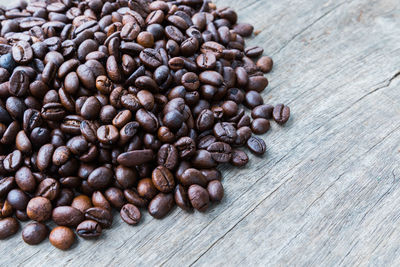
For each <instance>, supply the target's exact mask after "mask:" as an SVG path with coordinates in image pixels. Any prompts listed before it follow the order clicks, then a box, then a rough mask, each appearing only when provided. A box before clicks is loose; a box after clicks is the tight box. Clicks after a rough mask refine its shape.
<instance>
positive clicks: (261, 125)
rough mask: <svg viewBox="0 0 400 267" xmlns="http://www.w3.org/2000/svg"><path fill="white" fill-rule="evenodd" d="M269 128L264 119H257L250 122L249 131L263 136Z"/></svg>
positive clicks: (267, 122)
mask: <svg viewBox="0 0 400 267" xmlns="http://www.w3.org/2000/svg"><path fill="white" fill-rule="evenodd" d="M269 128H270V123H269V121H268V120H266V119H264V118H257V119H255V120H253V121H252V122H251V130H252V131H253V133H255V134H264V133H266V132H267V131H268V130H269Z"/></svg>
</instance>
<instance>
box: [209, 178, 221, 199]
mask: <svg viewBox="0 0 400 267" xmlns="http://www.w3.org/2000/svg"><path fill="white" fill-rule="evenodd" d="M207 192H208V195H209V197H210V200H211V201H212V202H218V201H221V200H222V198H223V197H224V188H223V186H222V183H221V182H220V181H218V180H214V181H211V182H209V183H208V185H207Z"/></svg>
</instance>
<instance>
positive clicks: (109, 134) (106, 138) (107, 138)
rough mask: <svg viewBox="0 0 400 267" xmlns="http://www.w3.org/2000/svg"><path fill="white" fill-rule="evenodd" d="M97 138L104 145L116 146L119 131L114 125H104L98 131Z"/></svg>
mask: <svg viewBox="0 0 400 267" xmlns="http://www.w3.org/2000/svg"><path fill="white" fill-rule="evenodd" d="M97 138H98V140H99V141H100V142H101V143H103V144H110V145H111V144H115V143H116V142H117V141H118V139H119V131H118V129H117V128H116V127H115V126H114V125H102V126H100V127H99V128H98V129H97Z"/></svg>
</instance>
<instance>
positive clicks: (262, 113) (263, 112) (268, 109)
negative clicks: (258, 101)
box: [251, 104, 274, 119]
mask: <svg viewBox="0 0 400 267" xmlns="http://www.w3.org/2000/svg"><path fill="white" fill-rule="evenodd" d="M273 110H274V107H273V106H272V105H268V104H264V105H259V106H257V107H255V108H254V109H253V110H252V111H251V117H252V118H253V119H257V118H264V119H272V112H273Z"/></svg>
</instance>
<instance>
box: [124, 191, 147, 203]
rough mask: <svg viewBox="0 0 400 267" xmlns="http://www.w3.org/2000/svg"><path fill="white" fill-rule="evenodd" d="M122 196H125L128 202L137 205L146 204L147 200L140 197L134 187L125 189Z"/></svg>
mask: <svg viewBox="0 0 400 267" xmlns="http://www.w3.org/2000/svg"><path fill="white" fill-rule="evenodd" d="M124 196H125V199H126V200H127V201H128V202H129V203H131V204H133V205H135V206H137V207H145V206H147V203H148V200H147V199H145V198H142V197H141V196H140V195H139V193H138V192H137V191H136V190H135V189H125V190H124Z"/></svg>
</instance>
